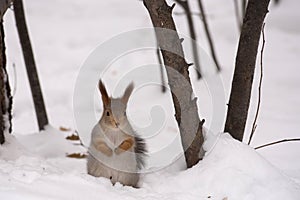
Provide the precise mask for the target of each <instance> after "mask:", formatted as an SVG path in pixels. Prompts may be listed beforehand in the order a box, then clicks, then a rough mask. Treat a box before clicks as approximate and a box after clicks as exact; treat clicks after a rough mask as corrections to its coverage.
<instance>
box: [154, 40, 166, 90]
mask: <svg viewBox="0 0 300 200" xmlns="http://www.w3.org/2000/svg"><path fill="white" fill-rule="evenodd" d="M156 54H157V59H158V63H159V69H160V79H161V91H162V93H165V92H166V79H165V76H164V66H163V61H162V59H161V50H160V48H159V46H158V45H157V48H156Z"/></svg>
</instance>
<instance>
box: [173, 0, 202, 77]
mask: <svg viewBox="0 0 300 200" xmlns="http://www.w3.org/2000/svg"><path fill="white" fill-rule="evenodd" d="M175 2H177V3H178V4H179V5H180V6H181V7H182V8H183V10H184V11H185V15H186V19H187V22H188V27H189V32H190V37H191V38H192V39H193V40H194V41H192V50H193V57H194V65H195V68H196V69H197V78H198V79H201V78H202V74H201V71H200V69H201V67H200V61H199V56H200V55H199V53H198V47H197V43H196V41H197V36H196V31H195V28H194V22H193V17H192V13H191V9H190V6H189V2H188V1H187V0H175Z"/></svg>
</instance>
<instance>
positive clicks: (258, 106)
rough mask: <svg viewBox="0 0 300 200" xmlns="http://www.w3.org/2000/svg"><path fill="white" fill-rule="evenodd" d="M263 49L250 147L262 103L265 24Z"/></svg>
mask: <svg viewBox="0 0 300 200" xmlns="http://www.w3.org/2000/svg"><path fill="white" fill-rule="evenodd" d="M261 31H262V47H261V50H260V78H259V86H258V101H257V108H256V113H255V118H254V121H253V124H252V130H251V134H250V138H249V142H248V145H250V143H251V140H252V137H253V135H254V132H255V130H256V127H257V125H256V121H257V117H258V113H259V108H260V101H261V85H262V80H263V55H264V48H265V43H266V41H265V23H263V25H262V30H261Z"/></svg>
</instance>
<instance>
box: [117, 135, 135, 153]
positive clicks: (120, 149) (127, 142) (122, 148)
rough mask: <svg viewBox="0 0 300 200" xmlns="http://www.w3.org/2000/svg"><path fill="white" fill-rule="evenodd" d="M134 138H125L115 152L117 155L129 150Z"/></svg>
mask: <svg viewBox="0 0 300 200" xmlns="http://www.w3.org/2000/svg"><path fill="white" fill-rule="evenodd" d="M133 143H134V141H133V139H132V138H128V139H126V140H124V141H123V142H122V143H121V144H120V145H119V146H118V147H117V148H116V149H115V153H116V154H117V155H119V154H121V153H123V152H125V151H128V150H129V149H130V148H131V147H132V146H133Z"/></svg>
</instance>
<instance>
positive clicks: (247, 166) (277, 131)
mask: <svg viewBox="0 0 300 200" xmlns="http://www.w3.org/2000/svg"><path fill="white" fill-rule="evenodd" d="M169 2H171V1H169ZM24 3H25V8H26V14H27V21H28V27H29V31H30V36H31V40H32V44H33V49H34V52H35V57H36V63H37V66H38V72H39V75H40V79H41V84H42V89H43V93H44V97H45V102H46V107H47V111H48V115H49V120H50V122H51V126H49V127H47V129H46V131H44V132H42V133H36V132H37V125H36V119H35V115H34V109H33V105H32V100H31V94H30V90H29V84H28V81H27V80H26V71H25V66H24V62H23V58H22V54H21V51H20V49H21V48H20V45H19V42H18V36H17V31H16V28H15V22H14V18H13V13H12V11H8V12H7V14H6V16H5V33H6V46H7V57H8V59H7V61H8V66H7V68H8V71H9V74H10V81H11V84H12V86H13V87H14V88H15V90H16V93H15V94H14V108H13V110H14V112H13V116H14V121H13V126H14V127H13V129H14V131H13V136H9V137H7V143H6V144H5V145H4V146H3V147H0V198H1V199H83V198H88V199H121V198H122V199H124V198H125V199H141V198H145V199H226V198H227V199H229V200H230V199H298V198H299V196H300V188H299V183H300V160H299V159H298V157H299V156H298V152H299V150H300V145H299V144H298V143H296V142H295V143H283V144H278V145H274V146H270V147H267V148H264V149H260V150H257V151H254V150H253V149H252V148H250V147H247V146H246V145H244V144H241V143H239V142H237V141H235V140H233V139H232V138H231V137H230V136H229V135H227V134H221V135H220V134H216V133H218V132H220V131H222V128H223V125H224V118H225V114H226V112H225V108H226V107H225V105H226V101H227V99H228V94H229V92H230V85H231V79H232V72H233V66H234V58H235V53H236V47H237V43H238V30H237V25H236V20H235V18H234V11H233V1H232V2H230V3H228V2H225V1H224V0H213V1H205V2H204V3H205V5H206V10H207V16H208V19H209V22H210V26H211V30H212V33H213V37H214V39H215V46H216V49H217V54H218V58H219V60H220V63H221V64H222V69H223V70H222V73H221V75H216V74H215V73H214V72H211V70H210V69H211V68H212V66H211V65H208V66H206V63H204V61H202V62H203V65H204V66H203V68H204V71H205V80H204V81H197V80H196V78H195V73H194V71H193V70H190V72H191V74H192V77H193V78H192V81H193V86H194V90H195V93H196V95H197V96H198V99H199V100H198V105H199V108H200V109H199V112H200V115H201V117H202V118H205V119H206V123H205V125H206V127H207V128H209V129H211V130H213V132H214V133H215V134H208V136H207V137H208V140H207V141H206V145H205V148H206V150H208V152H209V153H207V154H206V156H205V158H204V160H203V161H201V162H200V163H199V164H198V165H197V166H195V167H194V168H192V169H189V170H186V171H182V172H179V171H178V170H179V169H180V168H182V162H181V161H182V159H179V161H178V162H177V163H175V164H174V165H173V166H171V167H168V168H165V169H164V170H163V171H157V168H158V167H164V166H168V164H169V163H170V161H172V160H173V159H174V158H175V157H177V156H178V154H180V152H181V149H180V145H179V144H180V143H179V141H180V140H179V138H178V130H177V126H176V122H175V120H174V118H173V114H172V111H173V108H172V105H171V99H170V96H169V95H168V94H161V93H160V87H159V86H157V85H154V84H149V85H146V86H145V85H143V86H141V85H138V84H136V86H137V88H138V90H136V92H135V93H134V94H133V96H132V99H131V100H130V103H129V117H130V119H131V121H132V122H133V123H134V125H136V126H138V127H147V125H149V124H151V120H152V119H151V117H152V118H153V116H156V115H153V113H154V114H155V113H156V114H157V113H160V112H159V111H160V110H157V108H158V107H157V106H159V108H162V109H163V111H164V112H163V114H164V118H163V121H164V122H163V124H162V127H161V129H160V130H159V132H158V133H157V134H156V135H151V137H148V138H147V142H148V146H149V151H150V156H149V158H148V166H147V169H149V170H150V171H152V173H148V174H146V175H145V176H144V177H143V179H142V187H141V189H133V188H130V187H122V186H121V185H116V186H115V187H113V186H111V184H110V183H109V181H108V180H105V179H103V178H94V177H91V176H89V175H87V174H86V169H85V160H84V159H81V160H77V159H72V158H67V157H66V153H74V152H84V151H85V149H83V148H82V147H80V146H75V145H73V144H72V143H71V142H70V141H67V140H65V136H66V135H68V134H69V135H70V134H72V133H74V129H76V123H75V120H74V116H73V105H72V104H73V91H74V86H75V83H76V78H77V75H78V73H79V70H80V67H81V66H82V63H83V62H84V61H85V60H86V59H87V58H88V56H89V55H90V53H91V52H92V51H93V50H94V49H95V48H96V47H97V46H98V45H100V44H101V43H103V42H105V41H107V40H108V39H110V38H111V37H112V36H116V35H119V34H120V33H124V32H127V31H132V30H136V29H138V28H145V27H151V22H150V20H149V16H148V13H147V11H146V9H145V8H144V6H143V4H142V2H141V1H137V0H131V1H120V0H110V1H96V0H95V1H88V2H83V1H80V0H75V1H74V0H64V1H62V0H52V1H45V0H44V1H39V0H31V1H29V0H26V1H25V2H24ZM191 3H192V4H193V6H192V8H193V10H195V12H196V11H197V8H198V5H197V1H191ZM299 6H300V2H299V1H297V0H285V1H282V2H281V4H280V5H279V6H278V7H274V5H273V4H271V5H270V13H269V14H268V16H267V20H266V47H265V51H264V52H265V55H264V80H263V94H262V104H261V109H260V115H259V119H258V127H257V130H256V133H255V136H254V138H253V142H252V144H251V146H253V147H255V146H258V145H261V144H265V143H268V142H272V141H274V140H278V139H283V138H295V137H299V128H300V123H299V122H300V121H299V119H300V109H299V108H300V107H299V106H298V104H299V103H300V96H299V92H298V90H299V85H300V79H299V77H298V76H299V75H298V72H299V69H298V67H299V66H298V65H297V63H298V62H297V61H298V55H300V34H299V33H300V25H299V23H298V19H299V18H300V14H299V12H298V10H297V9H298V7H299ZM175 11H176V13H178V12H182V10H181V9H180V7H179V6H176V9H175ZM194 19H195V26H196V30H197V34H198V37H199V44H200V45H201V46H202V47H203V48H204V50H205V51H207V52H209V50H208V48H207V42H206V40H205V37H204V35H205V34H204V32H203V27H202V25H201V22H200V18H199V17H198V16H197V15H195V16H194ZM175 20H176V24H177V27H178V30H179V31H180V32H181V33H182V34H185V35H187V34H188V29H187V26H186V21H185V18H184V16H183V15H176V16H175ZM141 38H142V37H141ZM139 39H140V38H138V39H137V40H136V41H132V42H133V43H137V44H138V43H139V42H140V41H139ZM186 43H187V42H185V45H188V44H186ZM186 52H188V51H187V50H186ZM187 58H188V59H189V60H191V59H190V58H191V55H190V54H189V53H187ZM99 59H100V58H99ZM156 60H157V59H156V55H155V52H153V51H151V50H141V51H136V52H133V53H130V54H128V55H125V56H122V57H120V58H119V59H118V60H116V61H115V62H114V63H113V64H112V65H111V67H110V69H109V71H108V72H107V74H106V76H105V77H104V81H105V83H106V85H107V87H108V88H109V91H112V89H113V88H114V87H115V86H116V84H117V83H118V80H119V79H120V77H122V76H124V74H126V73H128V72H130V71H135V69H136V68H137V67H139V66H142V65H145V64H148V65H149V64H155V63H156V62H157V61H156ZM258 61H259V60H258ZM13 63H15V66H16V67H15V71H16V75H15V74H14V70H13V67H12V66H13ZM137 71H138V70H137ZM256 72H257V73H256V76H255V83H254V86H253V97H252V103H251V108H250V114H249V121H248V124H247V128H246V133H247V136H248V135H249V132H250V129H251V125H252V121H253V117H254V113H255V110H256V100H257V82H258V77H259V70H257V71H256ZM99 76H100V75H99ZM132 77H134V79H133V81H134V82H135V83H139V80H141V79H144V80H145V79H147V78H148V79H151V78H152V79H151V81H153V82H155V81H157V80H159V69H158V68H156V69H154V70H153V71H152V72H151V74H149V73H148V74H146V75H145V74H142V73H140V74H134V75H132ZM149 77H150V78H149ZM148 79H147V80H148ZM215 80H218V81H220V80H222V82H223V84H220V82H216V81H215ZM151 81H150V82H151ZM95 84H96V83H95ZM214 84H217V85H214ZM220 87H221V88H222V90H221V96H220V99H219V101H217V102H219V103H220V102H221V103H223V104H222V105H223V106H221V107H217V108H218V109H217V110H214V109H215V107H214V106H215V105H214V103H215V102H216V100H215V99H213V97H214V93H213V91H211V90H213V89H214V88H219V89H220ZM223 88H224V89H223ZM218 91H219V90H218ZM95 96H96V98H98V99H99V96H98V93H96V92H95ZM97 103H99V104H97ZM95 104H96V112H97V115H98V114H99V112H101V103H100V102H96V103H95ZM155 106H156V107H155ZM155 108H156V110H155ZM153 111H157V112H153ZM215 119H217V120H215ZM216 121H217V123H216ZM61 126H63V127H70V131H60V130H59V127H61ZM80 135H81V136H82V137H84V138H85V137H88V135H89V133H88V132H87V133H80ZM246 141H247V137H246Z"/></svg>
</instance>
